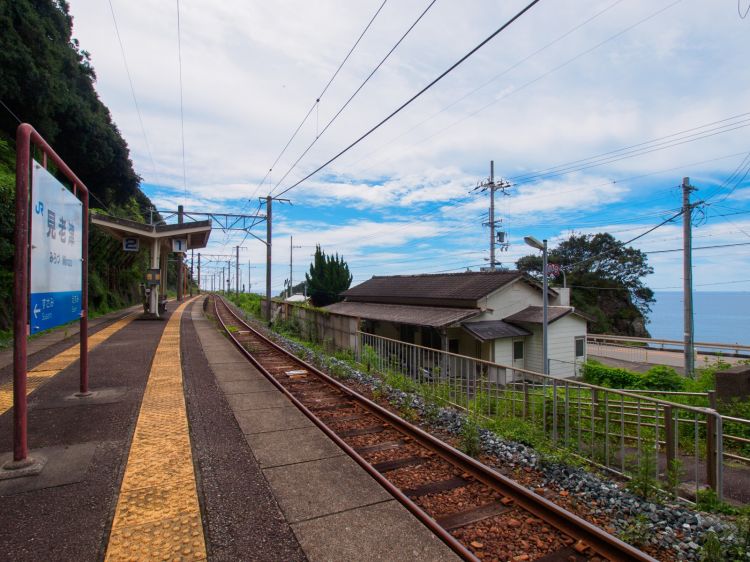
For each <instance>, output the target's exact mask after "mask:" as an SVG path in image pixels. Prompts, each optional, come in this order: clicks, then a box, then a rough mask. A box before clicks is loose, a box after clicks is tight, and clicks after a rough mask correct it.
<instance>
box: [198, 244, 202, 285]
mask: <svg viewBox="0 0 750 562" xmlns="http://www.w3.org/2000/svg"><path fill="white" fill-rule="evenodd" d="M198 294H199V295H200V294H201V253H200V252H198Z"/></svg>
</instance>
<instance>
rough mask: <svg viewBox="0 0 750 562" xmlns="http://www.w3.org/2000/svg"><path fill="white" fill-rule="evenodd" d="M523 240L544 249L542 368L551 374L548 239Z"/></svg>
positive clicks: (532, 238) (530, 238)
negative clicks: (548, 334) (548, 320)
mask: <svg viewBox="0 0 750 562" xmlns="http://www.w3.org/2000/svg"><path fill="white" fill-rule="evenodd" d="M523 241H524V242H526V243H527V244H528V245H529V246H531V247H532V248H536V249H537V250H541V251H542V278H543V279H544V282H543V289H542V290H543V292H544V294H543V295H542V303H543V305H542V309H543V312H542V365H543V369H542V370H543V372H544V374H545V375H549V362H548V360H547V308H548V302H547V300H548V297H547V240H542V241H541V242H540V241H539V240H537V239H536V238H534V237H533V236H525V237H524V239H523Z"/></svg>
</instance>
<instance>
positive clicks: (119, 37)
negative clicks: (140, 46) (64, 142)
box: [109, 0, 156, 176]
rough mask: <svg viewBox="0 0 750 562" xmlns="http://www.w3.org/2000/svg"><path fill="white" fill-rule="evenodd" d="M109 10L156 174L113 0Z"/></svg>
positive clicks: (154, 171)
mask: <svg viewBox="0 0 750 562" xmlns="http://www.w3.org/2000/svg"><path fill="white" fill-rule="evenodd" d="M109 10H110V12H111V13H112V23H114V25H115V35H117V42H118V43H119V44H120V53H121V54H122V62H123V64H124V65H125V73H126V74H127V75H128V83H129V84H130V93H131V94H132V95H133V104H134V105H135V111H136V113H137V114H138V122H139V123H140V125H141V133H143V140H144V142H145V143H146V150H147V151H148V157H149V159H150V161H151V170H152V171H153V173H154V176H156V164H155V163H154V155H153V154H152V153H151V146H150V145H149V142H148V136H147V135H146V128H145V127H144V126H143V117H142V115H141V108H140V107H139V105H138V98H137V97H136V95H135V87H134V86H133V78H132V77H131V75H130V67H129V66H128V59H127V57H126V56H125V47H124V45H123V43H122V37H121V36H120V28H119V26H118V25H117V17H116V16H115V8H114V6H113V5H112V0H109Z"/></svg>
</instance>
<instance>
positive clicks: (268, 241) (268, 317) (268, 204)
mask: <svg viewBox="0 0 750 562" xmlns="http://www.w3.org/2000/svg"><path fill="white" fill-rule="evenodd" d="M272 203H273V197H271V196H270V195H268V196H267V197H266V321H267V322H268V323H269V324H270V323H271V218H272V214H271V205H272Z"/></svg>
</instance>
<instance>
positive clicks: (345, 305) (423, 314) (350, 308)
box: [325, 302, 481, 328]
mask: <svg viewBox="0 0 750 562" xmlns="http://www.w3.org/2000/svg"><path fill="white" fill-rule="evenodd" d="M325 309H326V310H328V311H329V312H333V313H335V314H343V315H344V316H353V317H355V318H362V319H366V320H382V321H386V322H396V323H398V324H412V325H414V326H431V327H433V328H442V327H444V326H450V325H451V324H455V323H456V322H461V321H462V320H466V319H467V318H471V317H472V316H476V315H478V314H479V313H480V312H481V311H480V310H479V309H476V308H441V307H437V306H408V305H402V304H380V303H370V302H337V303H335V304H331V305H328V306H326V307H325Z"/></svg>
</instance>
